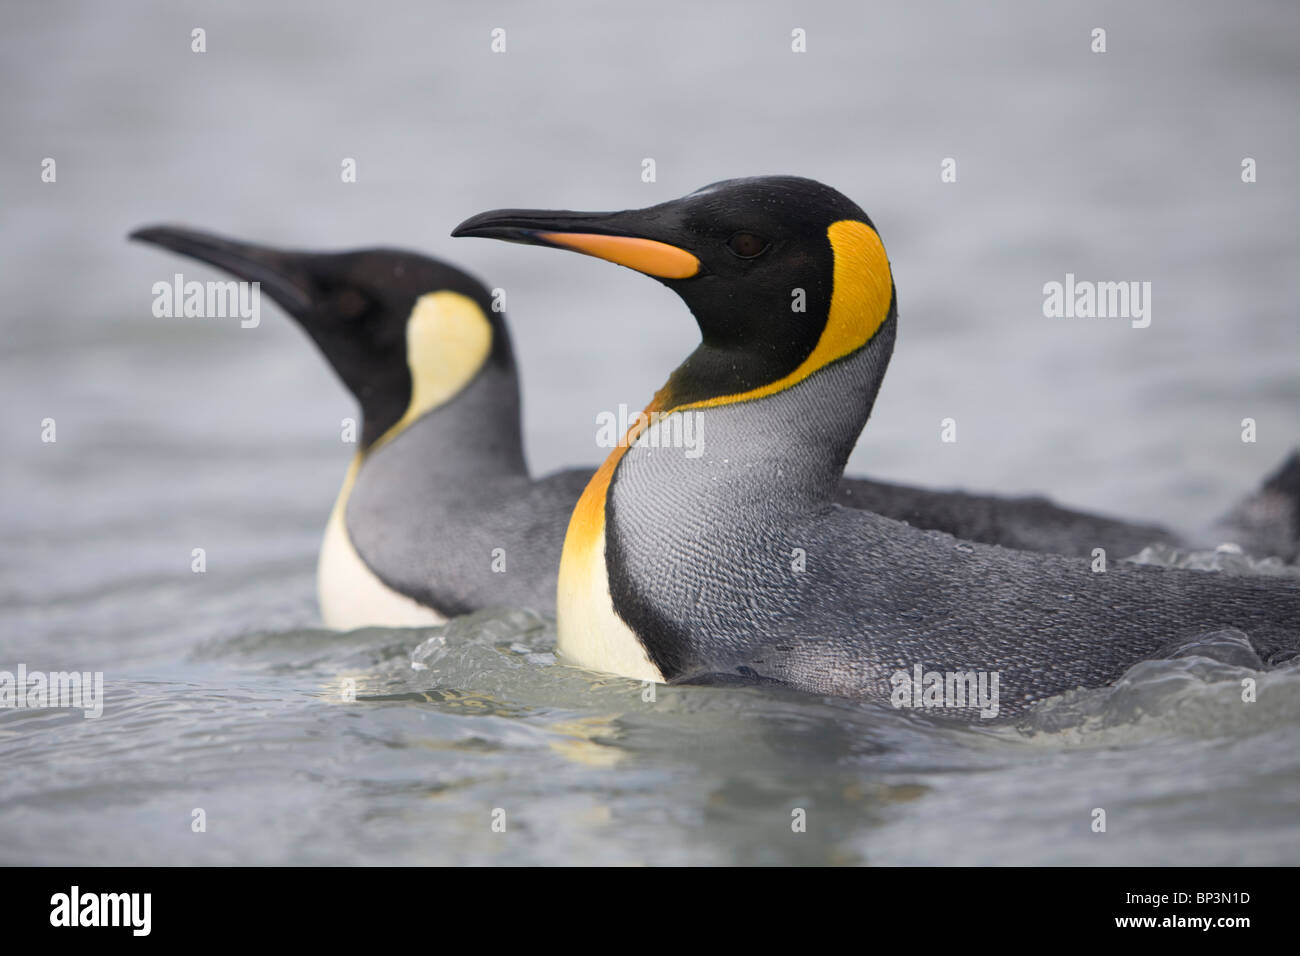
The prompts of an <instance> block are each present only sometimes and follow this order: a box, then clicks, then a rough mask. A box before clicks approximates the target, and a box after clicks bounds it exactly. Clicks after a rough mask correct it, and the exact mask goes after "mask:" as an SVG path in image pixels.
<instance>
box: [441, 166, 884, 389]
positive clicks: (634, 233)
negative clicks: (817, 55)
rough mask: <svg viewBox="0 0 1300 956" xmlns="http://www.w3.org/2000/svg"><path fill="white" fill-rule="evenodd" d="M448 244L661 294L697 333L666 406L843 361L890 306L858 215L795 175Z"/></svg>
mask: <svg viewBox="0 0 1300 956" xmlns="http://www.w3.org/2000/svg"><path fill="white" fill-rule="evenodd" d="M452 235H453V236H484V237H489V238H495V239H505V240H509V241H514V242H524V243H530V244H534V245H546V246H554V247H558V248H567V249H572V250H575V251H578V252H583V253H586V254H588V255H593V256H597V257H599V258H602V259H607V260H609V261H611V262H615V263H618V264H619V265H624V266H628V267H629V268H632V269H636V270H637V271H640V272H644V273H646V274H647V275H650V276H653V277H654V278H656V279H658V280H659V281H660V282H662V283H664V284H665V285H667V286H668V287H669V288H671V289H673V291H675V292H676V293H677V294H678V295H679V296H681V298H682V299H683V300H684V301H685V302H686V304H687V306H688V307H689V308H690V309H691V312H692V313H693V314H694V316H695V320H696V322H697V323H698V324H699V327H700V332H701V336H702V344H701V347H700V348H699V349H698V350H697V351H696V352H695V354H693V355H692V356H691V358H690V359H688V360H687V362H686V363H685V364H684V365H683V366H682V367H681V368H679V369H678V370H677V372H675V373H674V375H673V377H672V379H671V380H670V381H669V384H668V387H667V391H668V392H669V393H670V394H669V395H667V396H661V397H662V398H666V399H667V400H670V402H671V404H672V405H673V406H680V405H684V404H687V403H690V402H697V401H704V400H709V399H713V398H718V397H721V396H726V395H738V394H742V393H747V392H750V391H752V390H753V389H756V388H760V387H763V386H769V385H773V384H776V383H779V382H781V381H782V380H783V379H785V378H787V377H788V376H791V375H792V374H795V373H797V372H798V371H799V370H801V369H804V366H806V365H807V363H808V362H809V361H814V360H815V361H816V362H817V363H818V364H817V367H820V366H821V365H824V364H827V363H828V362H830V361H834V360H835V359H837V358H841V357H843V355H845V354H848V352H849V351H852V350H854V349H856V348H858V347H861V346H862V345H864V344H865V343H866V342H867V341H868V340H870V338H871V336H872V335H874V333H875V331H876V329H877V328H879V326H880V325H881V324H883V322H884V321H885V319H886V318H887V316H888V315H890V314H892V313H893V309H894V301H893V280H892V277H891V275H890V271H889V262H888V259H887V258H886V257H885V253H884V247H883V246H882V245H881V243H880V239H879V237H878V236H877V235H876V232H875V227H874V226H873V225H872V223H871V220H870V219H869V218H867V215H866V213H864V212H863V211H862V209H861V208H860V207H859V206H858V205H857V204H856V203H854V202H853V201H852V200H850V199H848V198H847V197H845V196H844V195H842V194H841V193H839V192H837V191H836V190H834V189H831V188H830V187H829V186H825V185H823V184H821V183H818V182H815V181H813V180H810V179H802V178H799V177H796V176H762V177H754V178H750V179H731V180H726V181H724V182H720V183H715V184H713V185H711V186H706V187H704V188H703V189H700V190H698V191H696V192H693V193H691V194H689V195H687V196H684V197H683V198H681V199H676V200H673V201H671V202H666V203H662V204H660V205H657V206H651V207H649V208H646V209H639V210H629V211H625V212H612V213H579V212H567V211H561V212H547V211H540V210H513V209H506V210H497V211H493V212H487V213H483V214H481V215H478V216H474V217H472V218H471V219H468V220H466V221H465V222H463V223H462V224H461V225H460V226H458V227H457V228H456V230H455V231H454V232H453V233H452ZM819 343H822V344H823V347H822V348H821V349H819ZM814 353H824V354H816V355H815V354H814ZM815 370H816V369H815V368H812V369H806V370H804V373H805V374H810V373H811V372H812V371H815Z"/></svg>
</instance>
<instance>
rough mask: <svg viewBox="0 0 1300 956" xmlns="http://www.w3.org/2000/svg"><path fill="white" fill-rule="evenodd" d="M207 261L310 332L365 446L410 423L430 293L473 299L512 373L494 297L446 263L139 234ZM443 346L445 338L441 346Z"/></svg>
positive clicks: (405, 255)
mask: <svg viewBox="0 0 1300 956" xmlns="http://www.w3.org/2000/svg"><path fill="white" fill-rule="evenodd" d="M131 238H132V239H137V240H140V241H142V242H148V243H152V244H154V245H157V246H162V247H163V248H166V249H170V250H172V251H174V252H179V253H181V254H182V255H186V256H190V257H192V258H194V259H199V260H202V261H203V262H207V263H210V264H211V265H214V266H216V267H218V268H219V269H222V270H224V271H226V272H228V273H230V274H231V275H233V276H236V277H237V278H239V279H242V280H245V281H248V282H258V283H260V288H261V290H262V291H263V292H265V293H266V294H267V295H269V296H270V297H271V298H272V299H274V300H275V301H276V303H278V304H279V305H280V306H281V307H282V308H283V309H284V310H285V311H286V312H288V313H289V315H291V316H292V317H293V318H294V319H295V320H296V321H297V322H298V324H299V325H301V326H302V328H303V330H304V331H305V332H306V333H307V334H308V335H309V336H311V338H312V340H313V341H314V342H315V343H316V345H317V346H318V347H319V348H320V350H321V352H322V353H323V354H324V356H325V358H326V359H327V360H328V361H329V363H330V365H331V366H332V367H333V368H334V371H335V372H336V373H337V374H338V376H339V378H340V379H341V380H342V381H343V384H344V385H346V386H347V387H348V389H349V390H350V391H351V392H352V394H353V395H354V396H355V397H356V399H357V402H358V403H359V404H360V406H361V413H362V421H363V424H362V434H361V447H362V449H363V450H365V449H367V448H369V447H370V446H371V445H372V444H374V442H375V441H376V440H378V439H379V438H380V436H382V435H384V434H385V433H386V432H387V431H388V430H389V429H390V428H392V427H393V426H394V425H396V424H397V423H398V422H399V421H401V420H402V418H403V416H404V415H405V414H406V413H407V411H408V409H410V408H411V406H412V401H413V398H414V395H415V378H414V376H415V375H418V374H419V373H418V371H417V372H413V368H415V369H418V367H419V363H418V362H415V361H413V356H412V355H411V354H410V351H409V343H410V341H411V328H410V326H411V322H412V319H413V317H414V316H415V315H416V314H417V307H418V306H419V304H420V303H421V302H422V301H423V300H424V298H425V297H426V296H429V295H431V294H435V293H439V292H453V293H458V294H459V295H461V296H465V297H466V298H468V299H470V300H472V301H473V302H474V303H475V304H476V306H477V310H478V311H479V312H481V313H482V318H483V320H484V321H485V322H486V325H487V328H488V330H489V331H488V333H487V334H488V335H489V336H490V345H489V346H488V349H489V356H488V358H489V359H490V360H491V361H494V362H496V363H497V364H499V365H502V366H504V367H505V368H506V370H507V371H508V372H509V373H510V374H511V375H513V372H514V361H513V357H512V355H511V349H510V339H509V336H508V335H507V333H506V330H505V325H504V321H503V319H502V317H501V314H500V313H496V312H494V311H493V310H492V302H491V295H490V294H489V292H488V291H487V289H485V288H484V287H483V285H482V283H480V282H479V281H478V280H476V279H475V278H474V277H473V276H470V275H468V274H467V273H465V272H462V271H461V270H459V269H456V268H454V267H453V266H450V265H448V264H446V263H444V262H439V261H438V260H436V259H431V258H429V257H428V256H422V255H419V254H417V253H413V252H404V251H401V250H396V249H364V250H359V251H356V252H341V253H313V252H290V251H286V250H282V249H274V248H270V247H267V246H257V245H252V244H249V243H243V242H236V241H233V240H230V239H225V238H222V237H220V236H216V235H213V234H211V233H205V232H199V231H196V230H191V229H180V228H172V227H167V226H154V227H149V228H146V229H139V230H136V231H135V232H133V233H131ZM433 345H434V347H435V348H436V345H437V343H433Z"/></svg>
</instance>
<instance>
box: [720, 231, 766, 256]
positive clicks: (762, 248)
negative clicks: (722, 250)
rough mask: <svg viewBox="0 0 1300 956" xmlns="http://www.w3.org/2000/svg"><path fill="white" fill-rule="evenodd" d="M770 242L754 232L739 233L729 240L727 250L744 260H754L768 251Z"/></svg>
mask: <svg viewBox="0 0 1300 956" xmlns="http://www.w3.org/2000/svg"><path fill="white" fill-rule="evenodd" d="M767 246H768V241H767V240H766V239H764V238H763V237H762V236H756V235H755V234H754V233H752V232H738V233H736V234H735V235H734V236H732V237H731V238H730V239H728V240H727V248H728V249H730V250H731V251H732V252H734V253H735V254H736V255H738V256H740V258H742V259H753V258H755V257H757V256H761V255H762V254H763V253H764V252H766V251H767Z"/></svg>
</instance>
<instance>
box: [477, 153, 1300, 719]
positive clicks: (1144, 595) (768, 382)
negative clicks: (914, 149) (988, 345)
mask: <svg viewBox="0 0 1300 956" xmlns="http://www.w3.org/2000/svg"><path fill="white" fill-rule="evenodd" d="M453 235H455V236H482V237H488V238H496V239H505V240H509V241H515V242H522V243H527V244H533V245H542V246H550V247H555V248H561V249H568V250H572V251H577V252H581V253H585V254H588V255H592V256H596V257H598V258H601V259H606V260H609V261H611V262H614V263H617V264H620V265H624V266H628V267H630V268H633V269H636V270H638V271H640V272H643V273H646V274H647V275H650V276H652V277H654V278H656V279H658V280H659V281H660V282H662V283H664V284H665V285H666V286H668V287H669V288H670V289H672V290H673V291H674V292H676V293H677V294H678V295H679V296H680V297H681V299H682V300H683V301H684V302H685V303H686V305H687V306H688V308H689V309H690V311H691V312H692V314H693V315H694V318H695V320H696V323H697V324H698V326H699V328H700V332H701V343H700V345H699V347H698V348H696V349H695V351H694V352H692V353H691V354H690V355H689V356H688V357H687V358H686V360H685V361H684V362H683V363H682V364H681V365H680V366H679V367H678V368H677V369H676V370H675V371H674V372H673V373H672V374H671V375H670V376H669V378H668V381H667V384H666V385H664V387H663V388H661V389H660V390H659V391H658V392H657V393H656V395H655V396H654V399H653V400H652V401H651V402H650V404H649V406H648V408H647V413H648V414H647V415H646V416H643V417H642V418H640V419H639V420H638V421H637V422H636V423H635V424H634V425H633V426H632V428H631V429H630V430H629V432H628V434H627V436H626V439H625V441H624V442H623V443H622V444H621V445H620V447H618V448H616V449H615V450H614V451H613V452H612V453H611V454H610V455H609V457H608V458H607V459H606V461H605V462H604V464H603V465H602V466H601V467H600V468H599V469H598V470H597V472H596V474H595V476H594V477H593V478H592V480H591V482H590V483H589V484H588V485H587V486H586V488H585V490H584V491H583V494H582V497H581V499H580V500H579V502H578V504H577V506H576V508H575V509H574V512H573V515H572V517H571V518H570V521H569V527H568V531H567V534H566V537H565V542H564V551H563V555H562V558H561V563H560V572H559V581H558V589H557V618H558V621H557V624H558V634H559V640H558V651H559V655H560V657H561V659H562V660H564V661H565V662H567V663H569V664H573V665H576V666H579V667H583V668H587V669H590V670H595V671H602V672H607V673H612V674H618V675H622V676H625V677H630V678H634V679H640V680H646V681H657V682H665V681H667V682H696V681H728V682H731V681H744V682H757V683H763V682H774V683H779V684H782V685H787V686H790V687H794V688H797V689H800V690H803V691H808V692H812V693H819V694H831V695H841V696H848V697H856V698H864V699H869V700H873V701H878V702H881V703H885V704H888V703H889V702H890V701H891V699H893V697H892V694H893V691H894V690H895V688H896V687H897V676H898V675H899V674H910V673H912V672H913V669H914V668H915V667H917V666H921V667H923V668H925V669H927V670H928V669H930V668H937V669H938V670H940V671H943V672H956V673H959V674H960V673H971V672H975V673H993V674H997V675H999V678H1000V686H1001V696H1002V699H1003V701H1004V704H1003V706H1002V708H1001V716H1002V717H1004V718H1005V717H1009V716H1013V715H1015V714H1017V713H1019V712H1020V711H1022V710H1023V709H1024V708H1025V707H1027V706H1029V705H1031V704H1032V703H1033V702H1035V701H1038V700H1041V699H1043V698H1046V697H1049V696H1052V695H1055V694H1059V693H1061V692H1064V691H1067V690H1070V689H1073V688H1078V687H1092V686H1100V685H1104V684H1106V683H1109V682H1111V681H1113V680H1115V679H1116V678H1118V677H1119V676H1120V675H1121V674H1122V673H1123V672H1124V671H1125V669H1126V668H1128V667H1129V666H1131V665H1132V664H1134V663H1135V662H1137V661H1139V660H1143V659H1146V658H1149V657H1152V656H1158V655H1159V654H1160V652H1161V651H1162V649H1163V648H1168V647H1169V646H1171V645H1173V644H1175V643H1177V642H1180V641H1185V640H1194V639H1195V638H1197V637H1198V636H1200V635H1204V634H1206V633H1210V632H1214V631H1218V630H1221V629H1224V628H1237V629H1240V630H1241V631H1244V632H1246V634H1247V635H1248V636H1249V638H1250V640H1251V642H1252V643H1253V645H1254V647H1255V648H1256V651H1257V652H1258V653H1259V655H1260V656H1261V658H1262V659H1263V660H1265V661H1277V660H1280V659H1283V658H1286V657H1288V656H1290V655H1292V654H1294V653H1295V652H1296V651H1297V650H1300V582H1295V581H1291V580H1285V579H1279V578H1272V577H1262V576H1261V577H1229V576H1226V575H1222V574H1215V573H1212V572H1201V571H1187V570H1174V569H1166V568H1153V567H1144V566H1138V565H1126V564H1122V563H1116V564H1114V565H1111V566H1110V568H1109V569H1108V570H1106V571H1104V572H1102V573H1097V572H1095V571H1093V570H1092V568H1091V567H1090V565H1089V562H1087V561H1084V560H1079V559H1073V558H1068V557H1064V556H1059V555H1051V554H1039V553H1031V552H1025V551H1016V550H1009V549H1005V548H1001V547H994V546H988V545H983V544H975V543H970V542H966V541H961V540H958V539H955V538H953V537H951V536H949V535H947V534H944V533H941V532H934V531H923V530H921V529H918V528H915V527H911V526H909V525H907V524H904V523H901V522H898V521H895V520H892V519H890V518H888V517H884V516H881V515H878V514H874V513H872V512H869V511H863V510H852V509H847V508H844V507H842V506H839V505H837V504H835V501H834V499H835V496H836V487H837V484H838V482H839V480H840V477H841V474H842V472H843V469H844V465H845V462H846V460H847V458H848V456H849V453H850V451H851V450H852V449H853V447H854V444H855V443H856V441H857V438H858V435H859V433H860V432H861V430H862V428H863V427H864V426H865V424H866V421H867V418H868V416H869V415H870V412H871V408H872V405H873V403H874V401H875V398H876V394H877V392H878V390H879V388H880V384H881V380H882V378H883V376H884V374H885V370H886V367H887V366H888V363H889V358H890V355H891V353H892V350H893V346H894V336H895V330H896V327H897V302H896V294H895V288H894V282H893V278H892V273H891V270H890V265H889V260H888V258H887V256H886V253H885V248H884V245H883V244H882V242H881V239H880V236H879V234H878V233H877V231H876V229H875V226H874V225H873V224H872V222H871V220H870V219H869V218H868V217H867V215H866V213H864V212H863V211H862V209H860V208H859V207H858V206H857V205H856V204H855V203H854V202H852V201H851V200H849V199H848V198H847V197H845V196H844V195H842V194H841V193H839V192H837V191H836V190H834V189H831V188H830V187H828V186H825V185H822V184H821V183H818V182H814V181H812V180H808V179H802V178H798V177H789V176H773V177H759V178H750V179H738V180H729V181H726V182H721V183H717V184H714V185H712V186H707V187H705V188H703V189H701V190H699V191H697V192H695V193H692V194H690V195H688V196H686V197H684V198H682V199H679V200H675V201H671V202H667V203H663V204H661V205H657V206H652V207H649V208H646V209H641V210H632V211H624V212H614V213H578V212H568V211H560V212H556V211H537V210H497V211H493V212H487V213H483V214H481V215H477V216H474V217H472V218H470V219H468V220H467V221H465V222H464V223H462V224H461V225H460V226H459V227H458V228H457V229H456V230H455V231H454V232H453ZM795 289H801V290H803V292H804V295H805V300H806V303H807V308H806V311H805V312H794V311H792V310H791V308H790V302H791V294H792V290H795ZM688 414H695V415H701V416H703V425H704V430H703V433H704V434H706V435H707V436H708V441H707V442H706V443H705V448H704V453H703V454H702V455H699V456H697V457H690V456H688V455H686V454H683V453H682V451H681V450H680V449H674V448H673V447H672V442H671V441H670V440H668V439H669V438H670V437H671V430H672V429H673V428H674V427H677V428H680V423H675V422H674V419H675V418H677V417H678V416H683V415H688ZM656 433H658V434H656ZM800 556H802V557H800ZM947 716H954V717H959V718H968V717H969V716H970V715H969V714H956V713H954V714H949V715H947Z"/></svg>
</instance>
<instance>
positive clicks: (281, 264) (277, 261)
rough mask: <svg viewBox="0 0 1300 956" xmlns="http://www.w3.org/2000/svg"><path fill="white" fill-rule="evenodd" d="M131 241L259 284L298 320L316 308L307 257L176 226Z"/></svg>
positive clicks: (139, 234) (141, 231)
mask: <svg viewBox="0 0 1300 956" xmlns="http://www.w3.org/2000/svg"><path fill="white" fill-rule="evenodd" d="M130 238H132V239H135V240H137V241H139V242H148V243H151V244H153V245H155V246H161V247H162V248H164V249H170V250H172V251H173V252H179V253H180V254H181V255H184V256H189V257H190V258H192V259H198V260H200V261H202V262H207V263H210V264H211V265H214V266H216V267H217V268H218V269H222V270H224V271H226V272H229V273H230V274H231V275H233V276H235V277H236V278H239V279H243V280H245V281H248V282H259V283H261V287H262V289H263V291H265V292H266V294H267V295H269V296H270V297H271V298H272V299H274V300H275V301H276V302H278V303H279V304H280V305H281V306H282V307H283V308H284V309H285V310H286V311H287V312H288V313H289V314H290V315H292V316H294V317H295V318H301V317H302V316H303V315H304V314H306V313H307V312H309V311H310V310H311V308H312V306H313V305H314V304H315V300H316V292H315V287H314V283H313V282H312V280H311V276H310V274H309V273H308V271H307V268H306V262H307V258H308V257H307V256H305V255H303V254H300V253H293V252H284V251H282V250H279V249H272V248H269V247H266V246H254V245H250V244H248V243H244V242H235V241H233V240H231V239H224V238H222V237H221V236H216V235H213V234H212V233H207V232H199V231H198V230H195V229H181V228H178V227H173V226H149V227H147V228H144V229H137V230H136V231H135V232H133V233H131V236H130Z"/></svg>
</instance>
